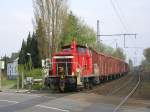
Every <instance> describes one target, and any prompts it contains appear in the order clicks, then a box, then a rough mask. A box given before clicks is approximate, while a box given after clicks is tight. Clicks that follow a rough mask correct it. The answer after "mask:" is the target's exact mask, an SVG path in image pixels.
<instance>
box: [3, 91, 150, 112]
mask: <svg viewBox="0 0 150 112" xmlns="http://www.w3.org/2000/svg"><path fill="white" fill-rule="evenodd" d="M120 99H121V98H116V97H112V96H107V98H106V96H102V95H97V94H94V93H86V92H85V93H84V92H81V93H66V94H58V93H56V94H54V93H49V94H35V93H34V94H32V93H15V92H0V112H112V110H113V109H114V108H115V106H116V105H117V103H118V101H119V100H120ZM148 104H149V102H148ZM132 109H133V108H130V110H132ZM142 109H143V108H142ZM144 109H147V110H146V111H147V112H149V111H150V109H148V108H144ZM121 110H122V111H121V112H133V111H129V108H123V109H121ZM127 110H128V111H127ZM139 110H141V108H139ZM136 112H141V111H138V108H136Z"/></svg>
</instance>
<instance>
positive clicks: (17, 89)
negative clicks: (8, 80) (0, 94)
mask: <svg viewBox="0 0 150 112" xmlns="http://www.w3.org/2000/svg"><path fill="white" fill-rule="evenodd" d="M17 91H19V75H18V76H17Z"/></svg>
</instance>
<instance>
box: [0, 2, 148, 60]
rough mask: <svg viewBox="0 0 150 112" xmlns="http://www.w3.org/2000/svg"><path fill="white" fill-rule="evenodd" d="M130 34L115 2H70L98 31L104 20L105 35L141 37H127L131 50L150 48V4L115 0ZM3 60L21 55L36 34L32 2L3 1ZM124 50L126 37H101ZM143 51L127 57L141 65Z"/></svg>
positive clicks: (0, 9)
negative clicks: (31, 34) (25, 42)
mask: <svg viewBox="0 0 150 112" xmlns="http://www.w3.org/2000/svg"><path fill="white" fill-rule="evenodd" d="M112 1H113V4H114V5H115V7H116V9H117V11H118V13H120V16H121V18H122V19H121V20H122V21H123V23H124V24H125V26H126V30H127V31H126V30H125V28H124V27H123V25H122V23H121V22H120V20H119V18H118V16H117V14H116V12H115V10H114V8H113V5H112V2H111V0H69V2H68V5H69V8H70V10H72V11H73V13H74V14H76V15H77V16H78V17H80V18H81V19H82V20H84V22H85V23H86V24H88V25H89V26H91V27H92V28H94V29H95V31H96V21H97V19H99V20H100V33H101V34H118V33H137V39H135V38H133V37H132V36H130V37H126V46H128V47H142V49H143V48H146V47H150V38H149V35H150V13H149V11H150V0H112ZM0 14H1V16H0V56H3V55H5V54H6V55H10V54H11V52H16V51H19V49H20V47H21V43H22V40H23V39H25V38H27V35H28V32H29V31H31V32H32V28H33V25H32V19H33V8H32V0H3V1H1V4H0ZM114 39H116V42H117V43H118V46H119V47H123V38H122V37H101V40H102V42H104V43H106V44H108V45H111V46H112V47H115V45H116V44H115V42H113V41H114ZM142 49H133V48H130V49H124V50H125V52H126V55H127V56H128V57H129V58H131V59H132V60H133V59H134V57H135V55H136V60H137V61H136V63H139V62H140V61H141V60H142V58H143V56H142Z"/></svg>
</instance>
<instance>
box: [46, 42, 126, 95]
mask: <svg viewBox="0 0 150 112" xmlns="http://www.w3.org/2000/svg"><path fill="white" fill-rule="evenodd" d="M46 63H49V64H46V65H49V66H50V67H49V66H48V67H46V68H47V70H48V72H47V76H46V77H45V85H47V86H49V87H51V88H52V89H56V88H58V89H59V91H60V92H64V91H65V90H66V89H72V90H76V89H77V87H78V86H84V88H87V89H89V88H92V87H93V85H96V84H99V83H101V82H102V81H106V80H111V79H114V78H116V77H119V76H121V75H124V74H126V73H127V72H128V71H129V69H128V64H127V63H126V62H125V61H123V60H121V59H118V58H114V57H112V56H108V55H105V54H103V53H99V52H97V51H96V50H94V49H91V48H88V47H86V46H81V45H77V43H76V41H75V40H73V41H72V43H71V45H68V46H63V47H62V50H61V51H60V52H59V53H55V54H53V56H52V60H49V59H48V60H47V61H46Z"/></svg>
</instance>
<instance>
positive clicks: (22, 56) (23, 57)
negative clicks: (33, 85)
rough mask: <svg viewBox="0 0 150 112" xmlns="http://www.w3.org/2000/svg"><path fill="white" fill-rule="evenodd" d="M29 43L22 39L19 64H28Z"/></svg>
mask: <svg viewBox="0 0 150 112" xmlns="http://www.w3.org/2000/svg"><path fill="white" fill-rule="evenodd" d="M26 54H27V45H26V42H25V41H24V40H23V41H22V46H21V50H20V53H19V60H18V61H19V64H26V62H27V56H26Z"/></svg>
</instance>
